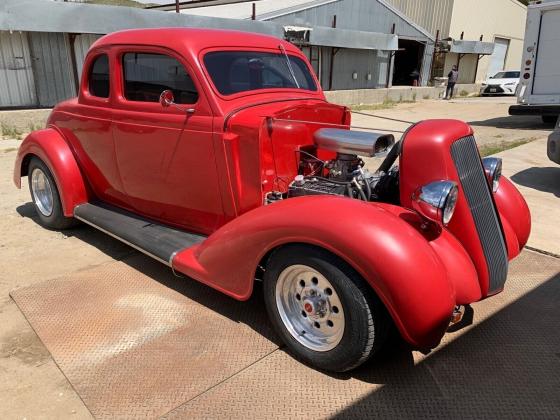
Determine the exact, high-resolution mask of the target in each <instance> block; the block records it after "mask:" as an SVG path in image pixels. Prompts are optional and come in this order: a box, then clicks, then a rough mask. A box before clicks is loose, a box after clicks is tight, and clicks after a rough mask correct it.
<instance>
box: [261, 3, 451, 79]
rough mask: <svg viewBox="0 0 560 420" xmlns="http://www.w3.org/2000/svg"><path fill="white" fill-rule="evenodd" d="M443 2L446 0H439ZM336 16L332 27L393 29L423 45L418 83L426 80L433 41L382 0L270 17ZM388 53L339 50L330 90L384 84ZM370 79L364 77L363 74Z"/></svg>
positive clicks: (289, 20)
mask: <svg viewBox="0 0 560 420" xmlns="http://www.w3.org/2000/svg"><path fill="white" fill-rule="evenodd" d="M442 1H444V2H447V1H448V0H442ZM335 15H336V27H337V28H340V29H351V30H358V31H367V32H381V33H390V32H391V29H392V27H393V24H394V25H395V31H396V33H397V35H398V36H399V37H400V38H404V39H410V40H414V41H418V42H421V43H422V44H424V45H426V47H425V50H424V52H425V54H424V57H423V58H422V63H419V66H418V68H421V79H420V81H421V84H424V85H425V84H426V82H427V81H428V80H429V72H430V66H431V62H432V53H433V41H432V40H431V39H430V37H429V36H428V35H426V33H424V32H422V31H421V30H419V29H418V28H417V27H415V26H414V25H412V24H411V23H410V21H411V19H409V20H407V18H404V17H401V16H400V15H399V14H397V13H396V12H395V11H393V10H392V9H391V8H390V7H387V6H386V4H384V3H383V2H382V1H376V0H339V1H335V2H333V3H327V4H324V5H320V6H317V7H313V8H310V9H305V10H301V11H298V12H293V13H288V14H286V15H283V16H277V17H270V18H268V20H271V21H273V22H276V23H281V24H283V25H302V26H331V25H332V22H333V17H334V16H335ZM323 51H324V53H323V60H322V73H323V74H322V78H321V79H322V85H323V88H328V84H325V80H327V78H328V73H327V74H326V75H325V72H328V71H329V62H330V51H331V49H330V48H328V49H326V48H325V49H323ZM388 57H389V55H388V53H387V52H384V51H375V50H354V49H341V50H340V51H339V53H337V54H336V56H335V59H334V71H333V89H366V88H379V87H385V86H386V82H387V71H388V68H389V59H388ZM353 72H357V73H358V79H352V73H353ZM368 73H370V74H371V80H367V74H368Z"/></svg>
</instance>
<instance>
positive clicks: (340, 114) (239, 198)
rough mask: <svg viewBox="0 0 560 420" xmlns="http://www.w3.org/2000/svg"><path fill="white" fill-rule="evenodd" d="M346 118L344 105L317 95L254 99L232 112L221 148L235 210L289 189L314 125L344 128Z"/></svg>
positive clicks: (248, 207) (310, 140)
mask: <svg viewBox="0 0 560 420" xmlns="http://www.w3.org/2000/svg"><path fill="white" fill-rule="evenodd" d="M347 121H348V116H347V111H346V108H345V107H342V106H338V105H332V104H329V103H326V102H324V101H319V100H298V101H279V102H272V103H265V104H256V105H254V106H250V107H247V108H244V109H241V110H239V111H237V112H234V113H232V114H231V115H230V117H229V118H227V120H226V125H225V132H224V134H223V147H224V150H223V152H224V155H225V160H226V162H227V167H228V174H229V176H230V178H231V183H232V195H233V200H234V201H235V202H236V206H235V207H236V212H237V214H238V215H239V214H242V213H245V212H247V211H249V210H251V209H254V208H256V207H259V206H261V205H262V204H263V198H264V195H265V194H266V193H267V192H269V191H273V190H274V191H282V192H285V191H287V188H288V184H289V183H290V182H291V181H292V180H293V178H294V177H295V176H296V175H297V171H298V160H299V153H298V151H299V150H300V149H301V148H302V147H313V144H314V143H313V133H314V132H315V130H317V129H319V128H320V127H324V126H325V124H327V125H330V124H336V125H337V126H340V127H347V126H348V122H349V121H348V122H347ZM345 123H346V125H345ZM324 157H326V156H324Z"/></svg>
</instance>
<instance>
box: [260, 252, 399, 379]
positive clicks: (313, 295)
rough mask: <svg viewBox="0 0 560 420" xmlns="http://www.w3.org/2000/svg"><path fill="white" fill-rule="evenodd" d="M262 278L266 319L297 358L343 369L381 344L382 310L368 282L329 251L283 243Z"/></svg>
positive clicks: (385, 317) (385, 325) (384, 322)
mask: <svg viewBox="0 0 560 420" xmlns="http://www.w3.org/2000/svg"><path fill="white" fill-rule="evenodd" d="M263 280H264V281H263V292H264V300H265V304H266V310H267V312H268V315H269V317H270V320H271V321H272V324H273V325H274V328H275V330H276V332H277V333H278V335H279V336H280V337H281V338H282V340H283V341H284V343H286V346H287V347H288V349H289V350H290V351H291V352H292V353H293V354H294V355H296V356H297V357H298V358H299V359H301V360H303V361H305V362H307V363H309V364H311V365H313V366H315V367H317V368H320V369H325V370H330V371H334V372H343V371H346V370H349V369H352V368H355V367H356V366H358V365H360V364H361V363H363V362H364V361H366V360H367V359H368V358H369V357H370V356H371V355H372V354H374V353H375V352H376V351H377V350H378V349H379V348H380V347H381V346H382V345H383V343H384V341H385V338H386V337H387V332H388V329H389V327H390V325H391V321H390V319H389V318H388V315H387V311H386V310H385V308H384V307H383V304H382V303H381V301H380V300H379V299H378V298H377V296H376V295H375V293H374V292H373V290H372V289H371V288H370V286H369V285H368V283H367V282H366V281H365V280H364V279H363V278H362V277H361V276H360V275H359V274H357V273H356V272H355V271H354V270H353V269H352V268H351V267H350V266H349V265H348V264H346V262H345V261H343V260H341V259H340V258H339V257H337V256H335V255H333V254H331V253H330V252H328V251H326V250H324V249H321V248H318V247H315V246H311V245H306V244H290V245H285V246H283V247H281V248H279V249H277V250H275V251H274V252H272V253H271V255H270V256H269V259H268V261H267V262H266V266H265V271H264V279H263Z"/></svg>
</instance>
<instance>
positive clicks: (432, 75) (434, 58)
mask: <svg viewBox="0 0 560 420" xmlns="http://www.w3.org/2000/svg"><path fill="white" fill-rule="evenodd" d="M438 43H439V29H438V30H437V31H436V41H435V43H434V53H433V54H432V65H431V66H430V79H432V80H433V79H434V77H435V76H434V65H435V63H436V56H437V48H438Z"/></svg>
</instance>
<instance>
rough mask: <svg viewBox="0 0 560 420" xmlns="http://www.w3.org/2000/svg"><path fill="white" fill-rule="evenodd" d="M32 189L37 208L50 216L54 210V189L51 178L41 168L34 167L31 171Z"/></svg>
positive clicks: (44, 214)
mask: <svg viewBox="0 0 560 420" xmlns="http://www.w3.org/2000/svg"><path fill="white" fill-rule="evenodd" d="M31 191H32V193H33V201H34V202H35V205H36V206H37V209H38V210H39V211H40V212H41V214H42V215H43V216H46V217H48V216H50V215H51V214H52V212H53V203H54V197H53V191H52V187H51V183H50V182H49V179H48V178H47V176H46V175H45V173H44V172H43V171H42V170H41V169H39V168H35V169H33V172H32V173H31Z"/></svg>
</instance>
